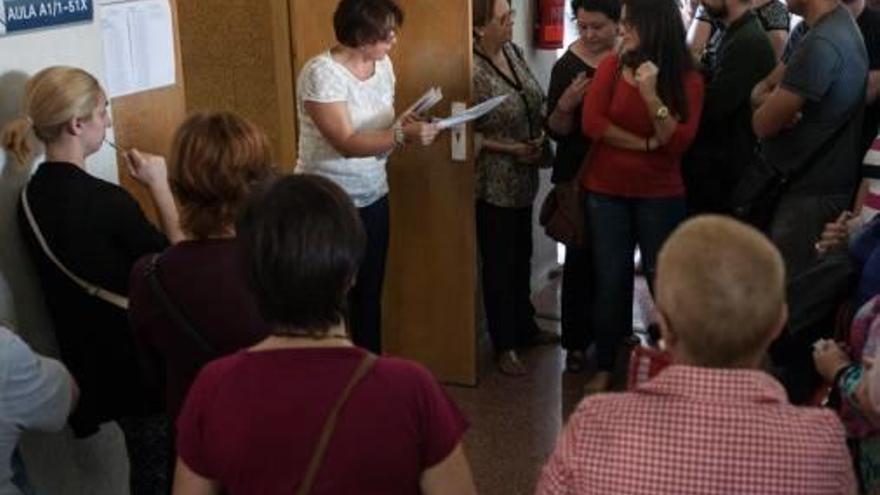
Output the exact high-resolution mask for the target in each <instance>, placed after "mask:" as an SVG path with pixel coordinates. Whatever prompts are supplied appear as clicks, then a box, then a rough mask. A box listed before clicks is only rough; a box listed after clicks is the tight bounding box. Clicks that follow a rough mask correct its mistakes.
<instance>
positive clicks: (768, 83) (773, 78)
mask: <svg viewBox="0 0 880 495" xmlns="http://www.w3.org/2000/svg"><path fill="white" fill-rule="evenodd" d="M783 75H785V64H783V63H781V62H780V63H778V64H776V67H775V68H774V69H773V71H772V72H770V74H768V75H767V77H765V78H764V79H762V80H761V81H760V82H758V84H755V87H754V88H752V108H758V107H760V106H761V105H762V104H763V103H764V100H766V99H767V96H768V95H770V93H771V92H773V90H774V89H776V86H779V83H780V82H782V76H783Z"/></svg>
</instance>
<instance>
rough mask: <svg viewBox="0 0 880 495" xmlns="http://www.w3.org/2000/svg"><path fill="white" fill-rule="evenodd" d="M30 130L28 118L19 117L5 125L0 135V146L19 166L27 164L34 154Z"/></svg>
mask: <svg viewBox="0 0 880 495" xmlns="http://www.w3.org/2000/svg"><path fill="white" fill-rule="evenodd" d="M32 128H33V126H32V125H31V121H30V119H29V118H28V117H19V118H17V119H15V120H13V121H12V122H10V123H9V124H7V125H6V127H4V128H3V132H2V134H0V145H2V146H3V149H5V150H6V151H8V152H9V153H10V154H11V155H12V157H13V158H15V161H16V162H18V164H19V165H21V166H24V165H26V164H27V162H28V161H29V160H30V159H31V157H32V154H33V152H34V146H33V137H32V136H33V132H32Z"/></svg>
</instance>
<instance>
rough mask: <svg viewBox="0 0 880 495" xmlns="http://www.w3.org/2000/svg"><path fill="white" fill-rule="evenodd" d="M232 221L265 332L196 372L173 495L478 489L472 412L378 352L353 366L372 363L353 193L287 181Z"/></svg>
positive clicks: (315, 181) (466, 492)
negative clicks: (351, 295) (351, 331)
mask: <svg viewBox="0 0 880 495" xmlns="http://www.w3.org/2000/svg"><path fill="white" fill-rule="evenodd" d="M237 227H238V228H237V233H238V238H239V240H240V242H241V251H242V258H243V260H244V263H245V265H246V269H247V272H248V274H249V279H250V285H251V288H252V289H253V291H254V295H255V297H256V300H257V304H258V306H259V307H260V310H261V312H262V314H263V316H264V317H265V319H266V321H268V322H269V323H270V325H271V329H270V331H269V336H268V337H267V338H265V339H264V340H262V341H260V342H259V343H257V344H256V345H254V346H253V347H251V348H249V349H246V350H242V351H239V352H237V353H235V354H232V355H229V356H226V357H223V358H220V359H218V360H216V361H213V362H211V363H209V364H208V365H206V366H205V367H204V368H202V370H201V371H200V372H199V375H198V377H197V378H196V380H195V382H194V383H193V385H192V387H191V388H190V390H189V395H188V396H187V399H186V402H185V404H184V406H183V409H182V411H181V413H180V416H179V417H178V420H177V452H178V461H177V472H176V474H175V479H174V494H175V495H196V494H198V495H209V494H220V493H226V494H229V495H238V494H242V495H250V494H257V493H259V494H262V495H273V494H278V495H281V494H284V495H290V494H293V493H303V491H305V492H307V493H309V494H310V495H321V494H347V493H351V494H354V493H357V494H359V495H369V494H377V495H378V494H383V495H384V494H396V495H403V494H411V495H418V494H425V495H437V494H445V493H454V494H456V495H474V494H475V493H476V490H475V489H474V484H473V481H472V479H471V474H470V469H469V467H468V464H467V460H466V459H465V456H464V452H463V451H462V447H461V439H462V436H463V434H464V431H465V429H466V428H467V421H466V420H465V419H464V417H463V416H462V414H461V412H460V411H459V410H458V408H457V407H456V406H455V404H454V403H453V402H452V401H451V400H450V399H449V397H448V396H447V395H446V394H445V393H444V391H443V389H442V388H441V387H440V385H439V384H438V383H437V381H436V380H435V379H434V377H433V376H431V374H430V373H429V372H428V370H426V369H425V368H424V367H422V366H420V365H418V364H416V363H412V362H409V361H405V360H403V359H396V358H391V357H384V356H383V357H379V358H376V359H375V360H374V361H373V363H372V366H371V367H367V368H364V369H366V374H363V375H355V373H356V372H358V371H361V369H362V368H361V367H362V366H363V365H364V364H365V363H369V359H368V358H367V356H366V355H367V351H365V350H363V349H360V348H358V347H355V346H354V345H353V344H352V343H351V340H350V339H349V336H348V332H347V331H346V326H345V319H346V318H345V317H346V313H347V309H346V306H347V297H348V292H349V291H350V290H351V287H352V285H353V283H354V279H355V277H356V275H357V269H358V265H359V263H360V260H361V259H362V257H363V252H364V244H365V233H364V228H363V226H362V225H361V221H360V217H359V216H358V213H357V210H355V207H354V204H353V203H352V201H351V199H349V197H348V195H347V194H346V193H345V191H343V190H342V188H340V187H339V186H337V185H336V184H335V183H334V182H332V181H331V180H330V179H326V178H324V177H321V176H318V175H307V174H297V175H292V176H287V177H285V178H283V179H281V180H279V181H278V182H276V183H275V184H274V185H272V186H271V187H270V188H269V189H268V191H266V192H265V193H263V194H260V195H259V196H258V197H256V198H254V199H253V200H252V202H251V203H250V204H249V205H248V206H247V207H246V208H245V211H244V213H243V214H242V217H241V221H240V222H239V224H238V226H237ZM353 376H360V379H359V380H353V379H352V377H353ZM351 384H353V388H351V389H350V392H351V393H350V394H348V395H345V394H344V393H343V390H345V389H346V388H347V387H349V386H350V385H351ZM340 401H341V402H340ZM337 404H341V408H340V409H338V412H339V414H338V416H337V419H338V421H337V422H336V425H335V428H333V429H329V430H327V431H330V432H331V433H330V436H329V442H328V443H327V444H326V445H327V449H326V450H325V451H323V456H316V455H315V453H316V451H317V452H320V450H319V449H318V445H319V439H320V438H322V432H323V431H325V425H326V424H327V423H326V422H327V419H328V417H330V415H331V411H332V410H334V409H335V407H336V405H337ZM313 459H317V463H316V464H314V465H312V462H313ZM313 466H314V467H316V468H317V469H311V468H312V467H313ZM307 473H314V477H313V478H309V477H308V476H306V475H307ZM306 479H312V480H313V481H314V483H311V484H309V483H304V480H306ZM309 487H310V489H309Z"/></svg>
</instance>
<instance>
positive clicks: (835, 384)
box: [831, 363, 856, 389]
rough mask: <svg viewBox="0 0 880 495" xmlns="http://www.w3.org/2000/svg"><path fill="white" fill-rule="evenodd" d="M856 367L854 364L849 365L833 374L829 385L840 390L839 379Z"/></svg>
mask: <svg viewBox="0 0 880 495" xmlns="http://www.w3.org/2000/svg"><path fill="white" fill-rule="evenodd" d="M855 366H856V363H850V364H848V365H846V366H844V367H842V368H840V369H839V370H837V373H835V374H834V378H833V379H832V380H831V385H832V386H833V387H835V388H837V389H840V388H841V386H840V385H841V384H840V379H841V378H843V375H845V374H847V373H848V372H849V371H850V370H852V369H853V368H854V367H855Z"/></svg>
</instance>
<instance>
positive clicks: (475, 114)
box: [434, 95, 510, 130]
mask: <svg viewBox="0 0 880 495" xmlns="http://www.w3.org/2000/svg"><path fill="white" fill-rule="evenodd" d="M508 96H510V95H501V96H496V97H494V98H489V99H488V100H486V101H484V102H482V103H480V104H479V105H474V106H472V107H470V108H468V109H467V110H465V111H463V112H461V113H458V114H455V115H450V116H449V117H446V118H445V119H439V120H435V121H434V123H435V124H437V127H439V128H440V129H441V130H442V129H448V128H450V127H454V126H457V125H459V124H464V123H465V122H470V121H472V120H476V119H478V118H480V117H482V116H483V115H486V114H487V113H489V112H491V111H492V110H494V109H495V107H497V106H498V105H500V104H501V103H502V102H503V101H504V100H506V99H507V97H508Z"/></svg>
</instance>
